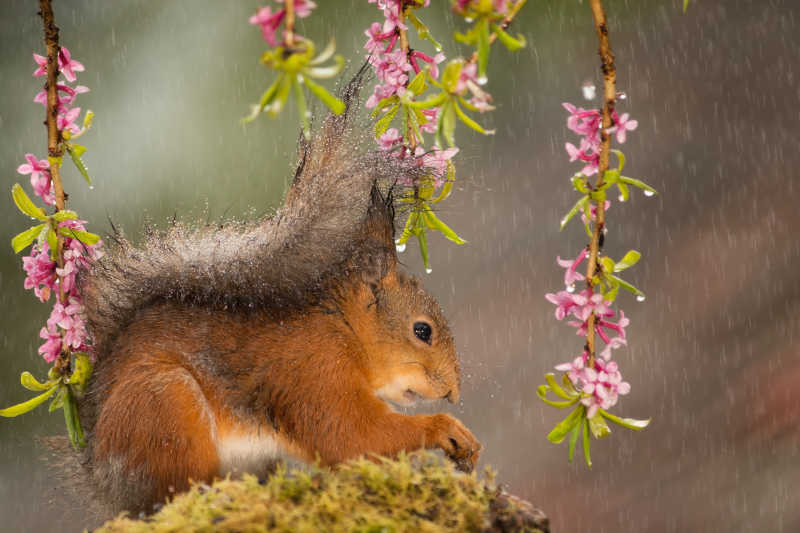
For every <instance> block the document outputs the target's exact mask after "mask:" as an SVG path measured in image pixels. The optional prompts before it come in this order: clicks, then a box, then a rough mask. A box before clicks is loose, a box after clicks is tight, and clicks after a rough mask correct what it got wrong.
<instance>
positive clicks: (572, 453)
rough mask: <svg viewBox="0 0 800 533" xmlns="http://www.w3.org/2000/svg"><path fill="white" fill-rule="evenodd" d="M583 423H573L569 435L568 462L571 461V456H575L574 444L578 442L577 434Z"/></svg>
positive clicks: (579, 432) (578, 434)
mask: <svg viewBox="0 0 800 533" xmlns="http://www.w3.org/2000/svg"><path fill="white" fill-rule="evenodd" d="M582 425H583V424H575V427H574V428H572V432H571V433H570V435H569V462H570V463H571V462H572V458H573V457H574V456H575V444H577V443H578V436H580V434H581V427H582Z"/></svg>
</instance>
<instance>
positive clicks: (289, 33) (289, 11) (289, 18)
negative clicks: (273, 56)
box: [284, 0, 294, 48]
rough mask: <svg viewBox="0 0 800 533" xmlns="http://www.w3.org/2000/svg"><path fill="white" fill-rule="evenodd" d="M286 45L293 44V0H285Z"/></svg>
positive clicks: (290, 45) (288, 46) (289, 46)
mask: <svg viewBox="0 0 800 533" xmlns="http://www.w3.org/2000/svg"><path fill="white" fill-rule="evenodd" d="M284 6H285V7H286V47H287V48H291V47H292V46H294V0H286V1H285V3H284Z"/></svg>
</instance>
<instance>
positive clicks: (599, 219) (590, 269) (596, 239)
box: [586, 0, 617, 368]
mask: <svg viewBox="0 0 800 533" xmlns="http://www.w3.org/2000/svg"><path fill="white" fill-rule="evenodd" d="M589 5H590V6H591V8H592V14H593V16H594V25H595V29H596V31H597V38H598V40H599V43H600V46H599V50H598V52H599V54H600V60H601V70H602V72H603V88H604V91H603V126H602V128H601V129H600V138H601V140H602V145H601V149H600V161H599V168H598V169H597V182H595V185H594V189H595V190H597V189H599V188H600V186H601V185H602V184H603V176H604V175H605V172H606V170H608V158H609V155H610V152H611V135H610V134H609V133H608V132H607V130H608V128H610V127H611V125H612V119H611V117H612V115H613V113H614V107H615V105H616V98H617V69H616V66H615V65H614V54H613V52H612V51H611V44H610V43H609V40H608V23H607V21H606V14H605V11H604V10H603V3H602V0H589ZM605 215H606V206H605V202H603V201H601V202H598V203H597V211H596V215H595V223H594V231H593V232H592V241H591V243H590V244H589V264H588V266H587V268H586V285H587V286H588V289H589V293H590V294H591V293H592V292H593V289H594V287H593V283H592V282H593V280H594V277H595V274H596V273H597V270H598V268H597V257H598V255H599V253H600V247H601V245H600V242H601V240H602V235H603V229H604V227H605V218H606V217H605ZM596 320H597V317H596V316H595V314H594V313H592V314H591V315H590V316H589V320H588V324H587V330H586V349H587V351H588V352H589V361H588V366H589V368H594V360H595V351H596V350H595V344H596V343H595V322H596Z"/></svg>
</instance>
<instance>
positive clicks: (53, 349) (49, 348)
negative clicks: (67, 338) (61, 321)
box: [39, 326, 61, 363]
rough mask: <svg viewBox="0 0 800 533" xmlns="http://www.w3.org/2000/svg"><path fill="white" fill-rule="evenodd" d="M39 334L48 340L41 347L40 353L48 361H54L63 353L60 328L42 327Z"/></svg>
mask: <svg viewBox="0 0 800 533" xmlns="http://www.w3.org/2000/svg"><path fill="white" fill-rule="evenodd" d="M39 336H40V337H41V338H43V339H45V340H46V341H47V342H45V343H44V344H42V345H41V346H40V347H39V353H40V354H42V357H43V358H44V360H45V361H47V362H48V363H52V362H53V361H55V360H56V359H58V356H59V355H60V354H61V334H60V333H59V331H58V329H57V328H56V327H55V326H53V327H52V328H50V327H47V328H42V330H41V331H40V332H39Z"/></svg>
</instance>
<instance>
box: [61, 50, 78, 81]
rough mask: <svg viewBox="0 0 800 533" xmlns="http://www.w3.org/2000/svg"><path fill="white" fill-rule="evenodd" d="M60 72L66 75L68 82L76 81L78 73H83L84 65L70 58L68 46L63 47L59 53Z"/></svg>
mask: <svg viewBox="0 0 800 533" xmlns="http://www.w3.org/2000/svg"><path fill="white" fill-rule="evenodd" d="M58 70H60V71H61V73H62V74H64V77H65V78H66V79H67V81H75V80H76V79H77V76H75V73H76V72H83V71H84V68H83V64H82V63H80V62H78V61H75V60H74V59H72V58H71V57H70V53H69V50H67V47H66V46H62V47H61V50H59V52H58Z"/></svg>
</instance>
